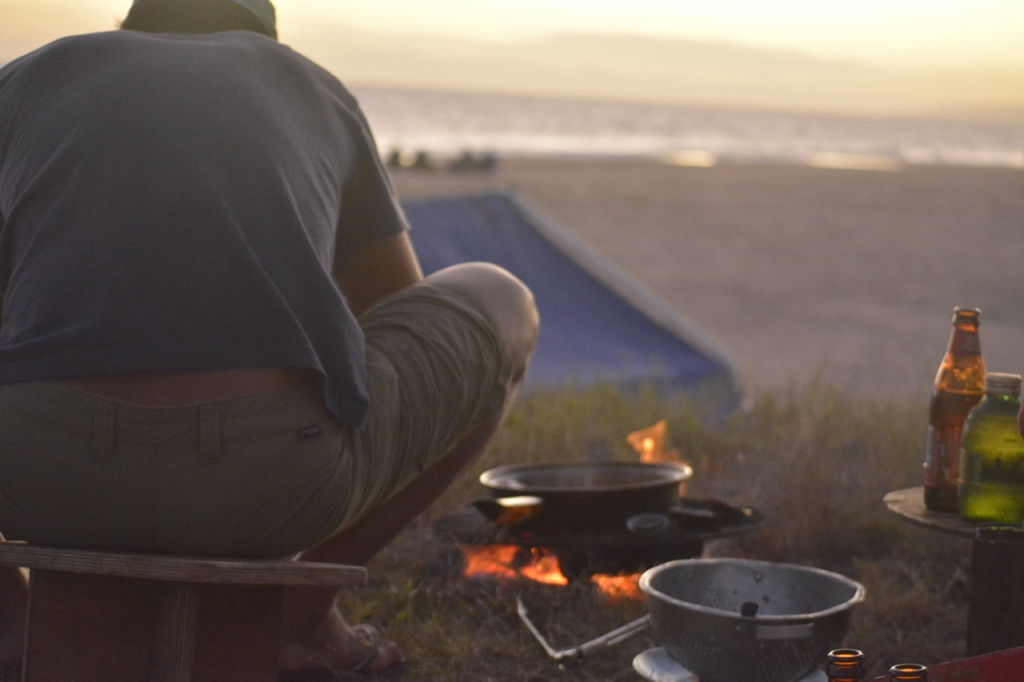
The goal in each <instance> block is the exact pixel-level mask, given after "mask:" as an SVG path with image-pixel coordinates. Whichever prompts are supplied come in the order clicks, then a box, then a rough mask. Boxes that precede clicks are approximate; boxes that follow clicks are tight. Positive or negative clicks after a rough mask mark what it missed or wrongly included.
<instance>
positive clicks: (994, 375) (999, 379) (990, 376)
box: [985, 372, 1020, 398]
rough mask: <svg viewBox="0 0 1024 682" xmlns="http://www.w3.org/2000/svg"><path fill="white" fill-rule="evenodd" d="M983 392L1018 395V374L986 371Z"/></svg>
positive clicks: (1017, 396) (1016, 396)
mask: <svg viewBox="0 0 1024 682" xmlns="http://www.w3.org/2000/svg"><path fill="white" fill-rule="evenodd" d="M985 393H995V394H996V395H1012V396H1013V397H1015V398H1019V397H1020V375H1019V374H1006V373H1004V372H987V373H986V374H985Z"/></svg>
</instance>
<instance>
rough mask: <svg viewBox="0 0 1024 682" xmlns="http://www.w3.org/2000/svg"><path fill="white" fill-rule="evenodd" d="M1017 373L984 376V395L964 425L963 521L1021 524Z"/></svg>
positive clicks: (1023, 488)
mask: <svg viewBox="0 0 1024 682" xmlns="http://www.w3.org/2000/svg"><path fill="white" fill-rule="evenodd" d="M1019 411H1020V375H1019V374H1001V373H994V372H993V373H990V374H986V375H985V397H983V398H982V399H981V402H980V403H978V406H977V407H976V408H974V409H973V410H971V413H970V414H969V415H967V421H966V422H965V423H964V434H963V440H962V442H961V447H960V479H959V481H958V485H957V499H958V501H959V504H960V516H962V517H963V518H964V519H966V520H968V521H974V522H994V523H1021V522H1024V438H1021V436H1020V432H1019V431H1018V430H1017V413H1018V412H1019Z"/></svg>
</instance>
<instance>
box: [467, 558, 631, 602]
mask: <svg viewBox="0 0 1024 682" xmlns="http://www.w3.org/2000/svg"><path fill="white" fill-rule="evenodd" d="M462 553H463V556H464V557H465V569H464V570H463V575H465V576H466V577H467V578H472V577H478V576H484V577H490V578H494V579H496V580H499V581H503V582H505V581H512V580H515V579H517V578H527V579H529V580H533V581H534V582H539V583H544V584H546V585H568V584H569V580H568V579H567V578H566V577H565V576H564V575H562V569H561V566H560V565H559V563H558V557H557V556H555V555H554V554H553V553H552V552H550V551H548V550H545V549H541V548H533V549H529V550H527V549H524V548H522V547H519V546H517V545H485V546H477V547H468V546H463V547H462ZM590 580H591V582H592V583H594V585H595V586H596V587H597V590H598V592H600V593H601V594H603V595H604V596H605V597H607V598H608V599H609V600H616V599H635V600H640V599H642V598H643V596H642V595H641V593H640V588H639V582H640V574H634V575H614V576H613V575H593V576H591V577H590Z"/></svg>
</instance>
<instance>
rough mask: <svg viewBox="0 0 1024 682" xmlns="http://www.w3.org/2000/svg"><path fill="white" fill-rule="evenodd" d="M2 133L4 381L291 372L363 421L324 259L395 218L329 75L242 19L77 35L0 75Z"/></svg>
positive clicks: (348, 332)
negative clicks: (321, 384)
mask: <svg viewBox="0 0 1024 682" xmlns="http://www.w3.org/2000/svg"><path fill="white" fill-rule="evenodd" d="M0 130H2V135H0V227H2V229H3V236H2V241H0V254H2V258H3V260H0V290H6V293H5V297H4V300H5V304H4V311H3V314H4V318H3V327H2V328H0V384H2V383H12V382H18V381H27V380H41V379H54V378H68V377H74V376H78V375H81V374H83V373H89V374H121V373H130V372H154V371H202V370H211V369H223V368H227V367H237V366H243V367H293V368H299V369H307V370H311V371H314V372H321V373H323V374H325V375H326V377H327V383H328V384H331V383H334V384H335V385H334V386H333V387H331V386H329V388H328V395H327V399H328V404H330V405H331V406H332V408H333V411H335V413H336V414H337V415H338V416H339V417H341V418H342V419H343V420H345V421H349V422H352V423H357V422H358V421H359V419H360V418H361V410H362V405H363V403H364V402H365V399H364V396H362V395H361V389H360V374H359V369H358V364H359V363H358V359H359V358H358V352H359V351H358V336H359V335H358V331H357V330H356V327H355V321H354V319H353V318H352V316H351V314H350V313H349V312H348V310H347V308H346V307H345V304H344V301H343V300H342V298H341V295H340V293H339V292H338V290H337V287H336V286H335V284H334V281H333V279H332V269H333V268H334V266H335V264H336V263H337V262H339V261H343V260H344V259H345V258H346V257H347V256H348V255H349V254H351V253H354V252H356V251H358V249H359V248H361V247H362V246H363V245H365V244H366V243H368V242H369V241H372V240H374V239H377V238H380V237H384V236H389V235H390V234H394V233H396V232H398V231H400V230H401V229H402V227H403V225H402V219H401V216H400V213H399V212H398V211H397V209H395V208H394V202H393V200H392V197H391V196H390V192H389V189H388V188H387V186H386V184H381V183H380V182H379V181H377V182H376V183H368V182H365V181H364V180H363V178H364V177H380V176H381V174H380V173H379V168H378V166H377V159H376V150H375V149H373V147H372V142H371V140H370V137H369V133H368V132H367V131H366V128H365V122H364V121H363V120H362V117H361V115H360V114H359V113H358V109H357V107H356V105H355V102H354V100H353V99H352V98H351V96H350V95H348V93H347V92H346V91H345V90H344V89H343V88H342V87H341V85H340V84H339V83H338V82H337V81H336V80H335V79H334V78H333V77H331V76H330V75H329V74H327V73H326V72H324V71H323V70H322V69H320V68H319V67H317V66H315V65H314V64H312V63H311V62H309V61H308V60H306V59H304V58H302V57H300V56H299V55H297V54H295V53H294V52H292V51H291V50H289V49H288V48H286V47H283V46H281V45H279V44H278V43H276V42H274V41H272V40H270V39H268V38H265V37H262V36H258V35H255V34H252V33H248V32H227V33H217V34H214V35H209V36H185V35H160V34H144V33H136V32H132V31H115V32H109V33H100V34H92V35H86V36H76V37H72V38H68V39H64V40H61V41H57V42H56V43H53V44H51V45H49V46H47V47H45V48H43V49H41V50H39V51H37V52H35V53H33V54H30V55H27V56H26V57H24V58H22V59H21V60H18V61H16V62H14V63H12V64H10V65H8V66H7V67H5V69H3V70H2V71H0ZM331 388H333V389H334V390H333V391H332V390H331Z"/></svg>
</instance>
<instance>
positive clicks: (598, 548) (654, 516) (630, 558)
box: [433, 499, 762, 580]
mask: <svg viewBox="0 0 1024 682" xmlns="http://www.w3.org/2000/svg"><path fill="white" fill-rule="evenodd" d="M761 522H762V519H761V516H760V514H758V513H757V512H756V511H754V510H753V509H750V508H748V507H733V506H730V505H728V504H725V503H724V502H719V501H717V500H690V499H684V500H678V499H677V500H676V503H675V505H674V506H672V507H670V508H669V509H667V510H666V511H665V512H664V513H644V514H638V515H633V516H630V517H628V518H625V519H621V521H620V524H619V526H618V527H617V528H614V529H605V528H601V529H598V530H594V531H591V532H585V531H579V530H575V528H576V526H570V528H571V529H570V530H566V531H559V530H557V528H550V527H545V528H544V529H535V527H532V526H530V525H529V524H515V523H513V524H503V523H499V522H498V521H496V520H493V519H491V518H489V517H488V516H487V515H485V514H484V513H482V512H481V511H479V510H478V509H475V508H472V509H469V510H466V511H464V512H461V513H458V514H454V515H450V516H445V517H442V518H440V519H438V520H436V521H435V522H434V525H433V531H434V533H435V535H438V536H439V537H443V538H447V539H448V540H449V541H452V542H453V543H455V544H457V545H459V546H461V547H464V548H467V549H468V550H477V549H482V548H493V547H505V548H514V549H513V550H512V552H511V554H509V555H507V556H506V561H514V559H513V556H518V561H520V562H521V563H523V564H525V563H529V562H530V561H532V560H533V559H534V558H535V557H537V556H541V555H545V556H553V557H554V558H555V559H556V560H557V564H558V566H559V570H560V573H561V575H562V576H564V577H565V578H566V579H569V580H585V579H589V578H591V577H592V576H594V575H620V574H636V573H640V572H642V571H644V570H646V569H648V568H650V567H651V566H655V565H657V564H660V563H664V562H666V561H671V560H674V559H685V558H690V557H696V556H700V554H701V552H702V551H703V547H704V543H705V541H708V540H712V539H717V538H725V537H731V536H736V535H741V534H744V533H749V532H751V531H753V530H755V529H757V528H759V527H760V525H761Z"/></svg>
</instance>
